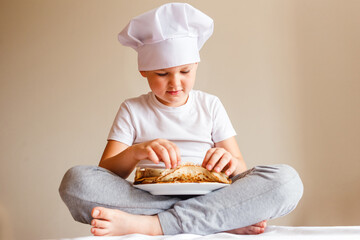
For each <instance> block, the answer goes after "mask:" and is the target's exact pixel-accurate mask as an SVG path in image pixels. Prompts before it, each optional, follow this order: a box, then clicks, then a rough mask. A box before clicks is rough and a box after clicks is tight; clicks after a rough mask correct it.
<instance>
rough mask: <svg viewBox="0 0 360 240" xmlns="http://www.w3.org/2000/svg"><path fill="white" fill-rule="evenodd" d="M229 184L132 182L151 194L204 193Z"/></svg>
mask: <svg viewBox="0 0 360 240" xmlns="http://www.w3.org/2000/svg"><path fill="white" fill-rule="evenodd" d="M229 185H230V184H225V183H157V184H136V185H135V184H134V185H133V186H134V187H136V188H139V189H142V190H145V191H148V192H150V193H151V194H152V195H204V194H207V193H209V192H211V191H214V190H216V189H220V188H223V187H226V186H229Z"/></svg>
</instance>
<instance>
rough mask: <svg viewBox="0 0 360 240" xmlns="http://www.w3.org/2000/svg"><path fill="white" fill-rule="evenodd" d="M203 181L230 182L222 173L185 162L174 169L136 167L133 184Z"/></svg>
mask: <svg viewBox="0 0 360 240" xmlns="http://www.w3.org/2000/svg"><path fill="white" fill-rule="evenodd" d="M203 182H217V183H226V184H231V179H229V177H228V176H227V175H226V174H224V173H217V172H214V171H209V170H207V169H206V168H203V167H202V166H199V165H195V164H191V163H185V164H182V165H180V166H177V167H176V168H174V169H159V168H138V169H137V170H136V173H135V181H134V184H151V183H203Z"/></svg>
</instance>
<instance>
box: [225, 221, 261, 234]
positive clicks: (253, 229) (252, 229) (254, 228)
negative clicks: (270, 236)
mask: <svg viewBox="0 0 360 240" xmlns="http://www.w3.org/2000/svg"><path fill="white" fill-rule="evenodd" d="M266 222H267V221H266V220H264V221H262V222H259V223H256V224H254V225H251V226H247V227H243V228H237V229H233V230H230V231H226V232H227V233H234V234H260V233H263V232H264V231H265V228H266Z"/></svg>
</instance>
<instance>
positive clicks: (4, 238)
mask: <svg viewBox="0 0 360 240" xmlns="http://www.w3.org/2000/svg"><path fill="white" fill-rule="evenodd" d="M13 239H14V238H13V234H12V226H11V223H10V219H9V214H8V212H7V211H6V209H5V208H4V207H3V205H2V204H1V203H0V240H13Z"/></svg>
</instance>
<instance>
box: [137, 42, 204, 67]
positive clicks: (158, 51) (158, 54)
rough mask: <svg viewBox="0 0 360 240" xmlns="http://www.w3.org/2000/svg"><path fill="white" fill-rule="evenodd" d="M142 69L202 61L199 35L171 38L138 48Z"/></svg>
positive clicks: (139, 62)
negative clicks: (198, 44) (198, 43)
mask: <svg viewBox="0 0 360 240" xmlns="http://www.w3.org/2000/svg"><path fill="white" fill-rule="evenodd" d="M137 52H138V67H139V70H140V71H150V70H157V69H164V68H170V67H175V66H181V65H185V64H190V63H195V62H200V55H199V50H198V46H197V37H183V38H170V39H167V40H164V41H161V42H157V43H153V44H145V45H143V46H141V47H139V48H138V49H137Z"/></svg>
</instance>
